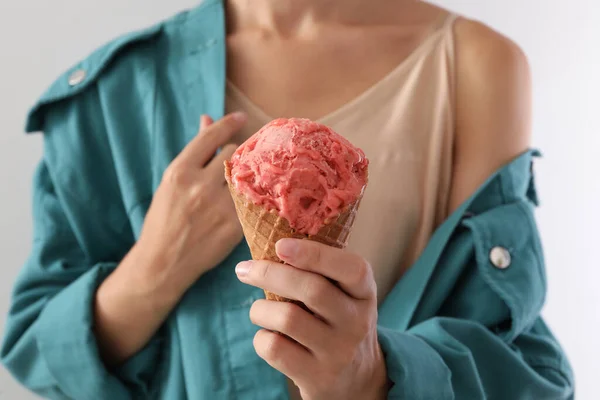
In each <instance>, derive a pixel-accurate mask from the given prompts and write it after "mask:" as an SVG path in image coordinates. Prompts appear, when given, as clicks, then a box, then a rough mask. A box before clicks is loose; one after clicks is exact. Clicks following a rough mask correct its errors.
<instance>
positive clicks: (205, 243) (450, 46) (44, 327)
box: [2, 0, 572, 399]
mask: <svg viewBox="0 0 600 400" xmlns="http://www.w3.org/2000/svg"><path fill="white" fill-rule="evenodd" d="M225 60H227V64H225ZM225 65H227V67H225ZM225 113H227V115H226V116H225V117H223V118H220V117H221V116H223V115H224V114H225ZM200 116H202V117H201V123H200V129H199V133H198V134H196V132H197V131H198V126H197V125H198V124H197V121H198V118H199V117H200ZM279 116H294V117H307V118H311V119H314V120H318V121H319V122H323V123H325V124H327V125H330V126H331V127H332V128H334V129H335V130H336V131H338V132H340V133H342V134H343V135H345V136H346V137H348V138H349V139H350V140H351V141H352V142H353V143H354V144H355V145H357V146H359V147H361V148H363V149H364V150H365V152H366V153H367V156H368V157H369V158H370V159H371V167H370V181H369V188H368V191H367V193H366V194H365V198H364V200H363V204H362V206H361V210H360V213H359V217H358V219H357V222H356V225H355V229H354V233H353V236H352V239H351V243H350V246H349V250H350V251H347V252H345V251H340V250H337V249H331V248H327V247H324V246H321V245H317V244H314V243H310V242H302V241H300V242H298V241H293V240H284V241H280V242H278V244H277V250H278V253H279V255H280V257H281V258H282V259H283V260H285V261H286V262H287V264H288V265H278V264H269V263H265V262H260V261H259V262H249V261H248V259H249V258H250V257H249V252H248V249H247V246H246V245H245V243H244V242H243V241H242V233H241V229H240V227H239V223H238V222H237V218H236V216H235V211H234V209H233V204H232V202H231V199H230V197H229V195H228V193H227V190H226V188H225V185H224V177H223V167H222V165H223V161H224V160H225V159H227V158H228V157H229V156H230V155H231V154H232V152H233V150H234V149H235V147H236V146H235V145H234V144H233V143H238V144H239V143H241V141H243V140H245V139H246V138H248V137H249V135H251V134H252V133H253V132H255V131H256V130H257V129H258V128H259V127H260V126H261V125H263V124H265V123H266V122H268V121H269V120H270V119H272V118H274V117H279ZM211 117H212V118H214V121H213V119H212V118H211ZM530 119H531V116H530V77H529V70H528V66H527V62H526V60H525V57H524V56H523V54H522V53H521V51H520V50H519V49H518V47H517V46H516V45H515V44H514V43H512V42H510V41H509V40H508V39H506V38H504V37H502V36H501V35H499V34H498V33H496V32H494V31H492V30H490V29H489V28H487V27H485V26H484V25H482V24H480V23H477V22H474V21H470V20H467V19H464V18H456V17H455V16H454V15H453V14H451V13H449V12H447V11H445V10H443V9H440V8H438V7H435V6H432V5H429V4H427V3H424V2H417V1H386V0H372V1H369V2H366V1H359V0H350V1H345V2H340V1H334V0H329V1H311V0H300V1H298V0H294V1H291V0H278V1H275V0H256V1H252V2H249V1H243V0H230V1H227V2H221V1H219V0H207V1H205V2H204V3H203V4H202V5H200V6H199V7H198V8H196V9H194V10H192V11H190V12H186V13H182V14H180V15H178V16H176V17H175V18H172V19H170V20H168V21H166V22H163V23H161V24H159V25H157V26H155V27H153V28H150V29H148V30H146V31H143V32H138V33H135V34H132V35H128V36H125V37H123V38H121V39H118V40H116V41H114V42H112V43H110V44H108V45H107V46H105V47H103V48H102V49H100V50H99V51H97V52H95V53H94V54H93V55H92V56H90V57H89V58H88V59H86V60H85V61H83V62H82V63H81V64H80V65H78V66H76V67H75V68H73V69H72V70H70V71H69V72H68V73H67V74H66V75H65V76H64V77H62V78H60V79H59V81H58V82H57V83H56V84H55V85H54V86H53V87H52V88H51V89H50V90H49V91H48V92H47V93H46V94H45V95H44V96H43V98H42V99H41V100H40V101H39V103H38V105H37V106H36V107H35V108H34V109H33V110H32V112H31V114H30V116H29V120H28V126H27V130H28V131H37V130H42V131H43V132H44V141H45V155H44V159H43V161H42V162H41V164H40V166H39V168H38V171H37V174H36V178H35V196H34V211H35V220H36V228H35V232H36V234H35V238H34V248H33V251H32V255H31V257H30V259H29V261H28V262H27V264H26V266H25V267H24V269H23V272H22V274H21V276H20V278H19V280H18V282H17V284H16V287H15V292H14V301H13V307H12V310H11V314H10V316H9V319H8V325H7V333H6V337H5V339H4V343H3V347H2V359H3V361H4V363H5V365H6V366H7V367H8V368H9V369H10V370H11V371H12V372H13V374H14V375H15V377H16V378H17V379H19V380H20V381H21V382H22V383H23V384H24V385H26V386H28V387H29V388H30V389H31V390H33V391H35V392H37V393H39V394H41V395H43V396H46V397H49V398H60V399H62V398H74V399H117V398H118V399H120V398H123V399H129V398H144V399H146V398H160V399H184V398H195V399H200V398H202V399H237V398H240V399H245V398H261V399H276V398H282V397H286V396H287V395H288V394H289V395H290V396H291V398H300V396H301V398H304V399H330V398H334V399H338V398H339V399H351V398H356V399H380V398H381V399H383V398H387V397H390V398H409V399H446V398H448V399H451V398H458V399H476V398H488V397H489V398H501V399H507V398H511V399H513V398H514V399H516V398H539V399H542V398H544V399H550V398H552V399H559V398H560V399H562V398H570V397H571V396H572V378H571V373H570V369H569V367H568V364H567V362H566V360H565V358H564V356H563V354H562V352H561V351H560V348H559V347H558V345H557V344H556V342H555V341H554V339H553V338H552V335H551V333H550V332H549V331H548V330H547V328H546V327H545V326H544V324H543V322H542V321H541V319H540V318H539V311H540V308H541V304H542V302H543V297H544V292H545V285H544V276H543V259H542V257H541V252H540V246H539V241H538V235H537V231H536V229H535V225H534V223H533V217H532V214H531V203H534V202H535V201H536V199H535V191H534V187H533V182H532V179H531V176H530V170H529V165H530V162H531V157H532V155H533V153H531V152H528V151H527V148H528V146H529V137H530ZM217 149H221V151H220V152H218V154H217V155H215V152H217ZM503 166H504V167H503ZM502 167H503V168H502ZM469 216H470V218H467V217H469ZM142 225H143V227H142ZM240 242H241V243H240ZM234 267H235V272H236V273H235V274H234ZM327 278H329V279H327ZM330 280H333V281H337V283H338V284H339V285H338V286H334V285H333V284H332V283H331V281H330ZM262 289H268V290H270V291H273V292H276V293H279V294H281V295H284V296H287V297H291V298H295V299H298V300H301V301H303V302H304V303H306V304H307V306H308V307H309V308H310V309H311V310H312V311H314V313H315V315H311V314H309V313H307V312H305V311H304V310H302V309H300V308H298V307H296V306H295V305H293V304H284V303H276V302H270V301H266V300H263V299H262ZM248 314H249V317H248ZM255 325H257V326H258V327H259V328H262V329H257V328H256V327H255ZM257 330H258V332H257ZM273 331H277V332H281V333H284V334H285V335H287V336H282V335H278V334H275V333H273ZM263 360H264V361H263ZM265 361H266V363H265Z"/></svg>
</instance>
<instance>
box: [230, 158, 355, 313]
mask: <svg viewBox="0 0 600 400" xmlns="http://www.w3.org/2000/svg"><path fill="white" fill-rule="evenodd" d="M225 178H226V180H227V184H228V186H229V191H230V193H231V197H232V199H233V202H234V204H235V209H236V211H237V215H238V218H239V220H240V223H241V224H242V229H243V231H244V236H245V237H246V242H247V243H248V247H250V253H251V254H252V259H253V260H268V261H274V262H278V263H280V262H282V260H281V259H280V258H279V257H277V253H276V251H275V243H277V241H279V240H280V239H284V238H294V239H308V240H313V241H316V242H320V243H323V244H326V245H328V246H332V247H337V248H340V249H343V248H345V247H346V245H347V244H348V238H349V237H350V231H351V230H352V225H353V224H354V220H355V218H356V213H357V212H358V208H359V206H360V201H361V198H362V195H361V197H360V198H359V199H357V201H355V202H354V203H352V204H350V205H349V206H348V207H347V208H346V209H345V211H343V212H342V213H341V214H340V215H339V217H338V218H336V219H335V220H333V221H331V222H330V223H328V224H326V225H324V226H323V227H322V228H321V229H320V230H319V232H318V233H317V234H316V235H305V234H302V233H299V232H296V231H295V230H294V229H293V228H292V227H291V226H290V224H289V222H288V221H287V219H285V218H283V217H280V216H279V215H278V214H277V213H276V212H275V211H269V210H267V209H266V208H265V207H263V206H259V205H256V204H254V203H252V202H251V201H249V200H248V199H247V198H246V197H245V196H244V195H243V194H241V193H239V192H238V191H237V190H236V189H235V187H234V186H233V184H232V182H231V166H230V165H229V163H227V162H226V163H225ZM265 296H266V298H267V299H268V300H275V301H286V302H292V303H296V304H298V305H300V306H302V307H304V304H302V303H301V302H298V301H295V300H291V299H288V298H285V297H282V296H279V295H277V294H275V293H271V292H269V291H267V290H265ZM304 308H305V307H304Z"/></svg>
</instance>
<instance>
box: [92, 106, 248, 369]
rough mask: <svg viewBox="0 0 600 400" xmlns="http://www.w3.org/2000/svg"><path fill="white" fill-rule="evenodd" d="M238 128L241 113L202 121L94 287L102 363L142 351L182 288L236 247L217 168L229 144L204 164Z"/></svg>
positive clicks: (236, 232)
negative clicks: (128, 245) (127, 243)
mask: <svg viewBox="0 0 600 400" xmlns="http://www.w3.org/2000/svg"><path fill="white" fill-rule="evenodd" d="M244 122H245V115H243V114H234V115H229V116H227V117H225V118H223V119H221V120H219V121H218V122H215V123H214V124H213V123H212V121H211V120H210V118H208V117H202V121H201V128H200V133H199V134H198V136H196V137H195V138H194V139H193V140H192V141H191V142H190V143H189V144H188V145H187V147H186V148H185V149H184V150H183V151H182V152H181V154H180V155H179V156H178V157H177V158H176V159H175V160H174V161H173V162H172V164H171V165H170V166H169V167H168V169H167V171H166V172H165V174H164V177H163V180H162V183H161V184H160V186H159V188H158V190H157V191H156V194H155V195H154V199H153V201H152V204H151V206H150V209H149V210H148V214H147V216H146V220H145V222H144V228H143V230H142V234H141V237H140V239H139V240H138V242H137V244H136V245H135V246H133V248H132V249H131V251H130V252H129V253H128V254H127V256H126V257H125V259H124V260H123V261H122V262H121V263H120V264H119V266H118V267H117V268H116V269H115V271H114V272H113V273H112V274H110V275H109V276H108V278H106V280H104V282H102V284H101V285H100V287H99V288H98V291H97V292H96V302H95V306H94V319H95V320H94V330H95V334H96V338H97V340H98V345H99V348H100V353H101V355H102V357H103V359H104V360H105V362H106V363H107V364H109V365H117V364H119V363H121V362H123V361H124V360H126V359H128V358H129V357H130V356H131V355H133V354H135V353H136V352H137V351H139V350H140V349H141V348H143V347H144V346H145V345H146V343H148V341H149V340H150V338H151V337H152V335H154V333H155V332H156V330H157V329H158V327H159V326H160V325H161V324H162V323H163V322H164V320H165V319H166V318H167V316H168V315H169V313H170V312H171V310H172V309H173V308H174V307H175V306H176V305H177V303H178V301H179V299H180V298H181V296H182V295H183V294H184V293H185V292H186V290H187V289H188V288H189V287H190V286H191V285H192V284H193V283H194V282H195V281H196V280H197V279H198V278H199V277H200V276H201V275H202V274H203V273H204V272H206V271H208V270H209V269H211V268H213V267H214V266H216V265H217V264H218V263H219V262H220V261H221V260H223V259H224V258H225V257H226V256H227V254H228V253H229V252H230V251H231V250H232V249H233V247H234V246H235V245H236V244H237V243H239V242H240V241H241V239H242V230H241V227H240V225H239V222H238V219H237V217H236V215H235V208H234V206H233V201H232V200H231V197H230V195H229V193H228V191H227V187H226V184H225V175H224V167H223V161H224V160H225V159H226V158H228V157H230V156H231V154H232V153H233V151H234V150H235V146H233V145H227V146H224V147H223V148H222V152H221V153H220V154H219V155H217V156H216V157H214V159H213V160H212V161H210V158H211V157H212V156H213V155H214V153H215V152H216V150H217V148H219V147H221V146H223V145H224V144H225V143H227V142H228V141H229V140H230V138H231V137H232V136H233V134H234V133H235V132H236V131H237V130H238V129H239V128H241V126H242V125H243V124H244Z"/></svg>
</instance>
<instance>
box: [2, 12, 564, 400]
mask: <svg viewBox="0 0 600 400" xmlns="http://www.w3.org/2000/svg"><path fill="white" fill-rule="evenodd" d="M224 93H225V21H224V10H223V6H222V3H221V1H219V0H208V1H205V2H204V3H203V4H202V5H200V6H199V7H198V8H196V9H194V10H191V11H189V12H185V13H182V14H179V15H177V16H175V17H174V18H171V19H170V20H167V21H165V22H163V23H161V24H159V25H157V26H154V27H152V28H150V29H147V30H144V31H142V32H137V33H134V34H130V35H127V36H124V37H122V38H120V39H117V40H116V41H113V42H112V43H110V44H108V45H106V46H105V47H103V48H101V49H100V50H98V51H97V52H95V53H94V54H92V55H91V56H90V57H89V58H87V59H86V60H84V61H82V62H81V63H80V64H78V65H76V66H75V67H74V68H73V69H71V70H70V71H68V72H67V73H66V74H65V75H64V76H63V77H61V78H60V79H59V80H58V81H57V82H56V83H55V84H54V85H53V86H52V87H51V88H50V89H49V90H48V91H47V93H46V94H45V95H43V97H42V98H41V99H40V100H39V102H38V103H37V105H36V106H35V107H34V108H33V109H32V111H31V113H30V115H29V117H28V121H27V131H28V132H33V131H43V132H44V157H43V160H42V161H41V163H40V165H39V167H38V169H37V173H36V175H35V181H34V195H33V205H34V207H33V211H34V220H35V228H34V240H33V249H32V252H31V255H30V257H29V259H28V261H27V262H26V264H25V265H24V267H23V269H22V271H21V273H20V276H19V278H18V280H17V282H16V284H15V287H14V293H13V299H12V307H11V310H10V314H9V316H8V321H7V325H6V332H5V337H4V339H3V342H2V348H1V358H2V362H3V363H4V365H5V366H6V367H7V368H8V369H9V370H10V371H11V372H12V374H13V375H14V376H15V378H16V379H18V380H19V381H20V382H21V383H22V384H23V385H25V386H27V387H28V388H30V389H31V390H33V391H35V392H37V393H39V394H41V395H42V396H45V397H47V398H51V399H75V400H87V399H94V400H97V399H100V400H102V399H109V400H120V399H169V400H170V399H174V400H179V399H188V398H189V399H207V400H209V399H210V400H213V399H261V400H267V399H285V398H287V396H288V395H287V386H286V383H285V378H284V376H283V375H281V374H280V373H279V372H277V371H276V370H274V369H272V368H271V367H270V366H268V365H267V364H266V363H265V362H264V361H263V360H261V359H260V358H259V357H258V356H257V355H256V353H255V351H254V349H253V346H252V338H253V336H254V334H255V332H256V331H257V330H258V328H257V327H256V326H253V325H252V324H251V322H250V320H249V317H248V312H249V309H250V305H251V304H252V303H253V302H254V301H255V300H257V299H259V298H261V297H263V294H262V291H261V290H260V289H256V288H253V287H251V286H247V285H244V284H242V283H240V282H239V281H238V279H237V278H236V276H235V273H234V266H235V264H236V263H237V262H239V261H241V260H246V259H249V258H250V253H249V251H248V247H247V245H246V243H242V244H240V245H239V246H238V247H237V248H236V249H235V250H234V251H233V252H232V253H231V254H230V255H229V257H228V258H227V259H226V260H225V261H224V262H223V263H222V264H221V265H219V266H218V267H216V268H215V269H214V270H212V271H210V272H209V273H207V274H206V275H204V276H203V277H202V278H201V279H199V280H198V281H197V282H196V284H195V285H193V287H192V288H191V289H190V290H189V292H188V293H187V294H186V295H185V296H184V297H183V299H182V300H181V302H180V304H179V305H178V306H177V308H176V309H175V310H174V311H173V312H172V314H171V315H170V317H169V318H168V320H167V321H166V322H165V323H164V325H163V326H162V327H161V329H160V330H159V332H158V333H157V334H156V335H155V337H154V338H153V339H152V340H151V341H150V342H149V343H148V345H147V346H146V347H145V348H144V349H142V350H141V351H140V352H139V353H138V354H136V355H134V356H133V357H132V358H131V359H129V360H128V361H126V362H125V363H124V364H123V365H121V366H120V367H118V368H116V369H107V368H106V366H105V365H104V364H103V363H102V361H101V360H100V358H99V355H98V348H97V344H96V340H95V337H94V334H93V315H92V304H93V299H94V292H95V290H96V289H97V287H98V285H99V284H100V283H101V282H102V280H103V279H105V278H106V276H107V275H108V274H110V273H111V271H113V270H114V268H115V267H116V266H117V265H118V263H119V261H120V260H121V259H122V258H123V256H124V255H125V254H126V253H127V252H128V250H129V249H130V248H131V246H132V245H133V244H134V243H135V241H136V240H137V239H138V237H139V235H140V230H141V227H142V223H143V221H144V216H145V214H146V212H147V210H148V206H149V204H150V201H151V199H152V195H153V193H154V191H155V190H156V188H157V186H158V184H159V182H160V180H161V176H162V173H163V171H164V170H165V168H166V167H167V165H168V164H169V163H170V161H171V160H172V159H173V158H174V157H175V156H176V155H177V154H178V153H179V152H180V151H181V149H182V148H183V147H184V146H185V145H186V143H188V142H189V140H190V139H191V138H192V137H194V136H195V134H196V132H197V131H198V121H199V116H200V115H201V114H204V113H205V114H209V115H211V116H212V117H213V118H215V119H216V118H220V117H221V116H223V113H224ZM534 156H535V152H533V151H530V152H527V153H525V154H523V155H521V156H520V157H518V158H517V159H515V160H514V161H512V162H511V163H510V164H508V165H506V166H505V167H504V168H502V169H501V170H499V171H498V172H496V173H495V174H494V175H493V176H492V177H491V178H490V179H489V180H488V181H487V183H485V184H484V185H483V186H482V187H481V188H480V189H479V190H478V191H477V193H476V194H474V195H473V196H472V197H471V198H470V199H469V200H468V201H467V202H465V203H464V204H463V205H462V206H461V207H460V208H459V209H458V210H457V211H456V212H455V213H453V214H452V215H451V216H450V217H449V219H448V220H447V221H445V222H444V223H443V224H442V225H441V226H440V227H439V229H438V230H437V231H436V233H435V234H434V236H433V238H432V239H431V241H430V243H429V245H428V246H427V248H426V249H425V251H424V253H423V254H422V256H421V257H420V258H419V260H418V261H417V262H416V263H415V265H413V266H412V268H411V269H410V270H409V271H408V273H407V274H406V275H405V276H404V277H403V278H402V280H401V281H400V282H399V283H398V284H397V285H396V286H395V287H394V289H393V290H392V292H391V293H390V294H389V295H388V296H387V298H386V299H385V301H384V303H383V304H382V305H381V306H380V309H379V339H380V342H381V346H382V348H383V351H384V353H385V357H386V363H387V371H388V375H389V378H390V380H391V381H392V382H393V383H394V385H393V387H392V389H391V391H390V394H389V398H391V399H416V400H418V399H435V400H444V399H469V400H472V399H499V400H506V399H571V398H573V391H574V389H573V377H572V373H571V369H570V367H569V364H568V362H567V360H566V358H565V356H564V354H563V352H562V351H561V349H560V347H559V345H558V343H557V342H556V340H555V339H554V338H553V336H552V334H551V333H550V331H549V330H548V328H547V327H546V326H545V324H544V322H543V321H542V319H541V318H540V309H541V308H542V305H543V303H544V296H545V292H546V280H545V275H544V259H543V256H542V249H541V246H540V241H539V235H538V231H537V228H536V224H535V221H534V216H533V211H532V209H533V207H534V205H535V204H536V203H537V199H536V195H535V188H534V182H533V176H532V174H531V169H530V166H531V164H532V159H533V157H534ZM496 247H501V248H502V249H505V250H506V251H507V252H508V253H506V254H510V256H511V257H510V263H509V265H508V267H507V268H503V269H500V268H497V267H496V266H495V264H498V263H497V262H496V263H494V262H492V261H491V259H490V253H491V252H492V249H494V248H496ZM504 261H509V260H507V259H506V256H505V260H504ZM507 264H508V262H507Z"/></svg>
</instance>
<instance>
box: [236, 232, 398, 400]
mask: <svg viewBox="0 0 600 400" xmlns="http://www.w3.org/2000/svg"><path fill="white" fill-rule="evenodd" d="M276 249H277V254H278V256H279V258H281V259H282V260H283V261H285V262H286V263H288V264H290V265H283V264H278V263H274V262H268V261H246V262H243V263H240V264H239V265H238V266H237V268H236V273H237V275H238V277H239V279H240V280H241V281H242V282H244V283H247V284H249V285H253V286H257V287H260V288H263V289H267V290H269V291H271V292H273V293H276V294H279V295H281V296H285V297H287V298H290V299H294V300H299V301H301V302H303V303H304V304H305V305H306V306H307V307H308V308H309V309H310V310H311V311H312V312H313V313H314V314H311V313H310V312H307V311H305V310H303V309H302V308H301V307H299V306H297V305H296V304H292V303H283V302H275V301H268V300H258V301H256V302H255V303H254V305H253V306H252V308H251V310H250V319H251V320H252V322H253V323H254V324H256V325H259V326H261V327H263V328H265V329H263V330H260V331H259V332H258V333H257V334H256V336H255V338H254V347H255V349H256V352H257V353H258V355H259V356H260V357H262V358H263V359H264V360H265V361H267V362H268V363H269V364H270V365H271V366H272V367H274V368H275V369H277V370H279V371H280V372H282V373H283V374H285V375H287V376H288V377H289V378H290V379H291V380H293V381H294V383H295V384H296V386H298V388H299V389H300V392H301V394H302V398H303V399H305V400H318V399H326V400H330V399H385V398H387V391H388V380H387V373H386V367H385V362H384V357H383V353H382V351H381V348H380V346H379V342H378V340H377V289H376V285H375V280H374V278H373V273H372V270H371V267H370V265H369V264H368V263H367V262H366V261H365V260H364V259H362V258H361V257H359V256H357V255H354V254H351V253H348V252H345V251H343V250H339V249H335V248H332V247H328V246H325V245H323V244H320V243H316V242H311V241H308V240H296V239H283V240H280V241H279V242H278V243H277V245H276ZM332 281H333V282H335V283H333V282H332ZM276 332H280V333H282V334H283V335H280V334H278V333H276ZM284 335H285V336H284Z"/></svg>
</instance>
